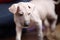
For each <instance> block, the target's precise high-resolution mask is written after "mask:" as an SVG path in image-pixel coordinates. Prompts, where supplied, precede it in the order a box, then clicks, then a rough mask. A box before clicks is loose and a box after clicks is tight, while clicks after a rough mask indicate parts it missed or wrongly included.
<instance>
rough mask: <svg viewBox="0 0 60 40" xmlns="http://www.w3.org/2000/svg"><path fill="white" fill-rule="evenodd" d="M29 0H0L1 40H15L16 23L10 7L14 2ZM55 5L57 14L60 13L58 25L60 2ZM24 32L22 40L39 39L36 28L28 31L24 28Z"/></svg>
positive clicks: (27, 0)
mask: <svg viewBox="0 0 60 40" xmlns="http://www.w3.org/2000/svg"><path fill="white" fill-rule="evenodd" d="M29 1H30V0H0V40H15V34H16V32H15V23H14V20H13V14H12V13H10V12H9V10H8V8H9V7H10V6H11V5H12V4H13V3H18V2H29ZM55 1H57V0H55ZM55 6H56V9H55V11H56V14H58V20H57V25H60V24H59V23H60V4H58V5H55ZM59 27H60V26H59ZM23 34H24V37H23V36H22V40H37V36H36V34H37V33H36V30H35V31H34V32H28V33H27V32H26V29H23ZM35 38H36V39H35Z"/></svg>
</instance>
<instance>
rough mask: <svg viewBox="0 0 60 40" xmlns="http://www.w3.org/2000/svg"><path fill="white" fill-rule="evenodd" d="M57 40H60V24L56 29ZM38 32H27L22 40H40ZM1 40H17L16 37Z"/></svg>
mask: <svg viewBox="0 0 60 40" xmlns="http://www.w3.org/2000/svg"><path fill="white" fill-rule="evenodd" d="M55 33H56V37H57V39H56V40H60V24H58V25H57V28H56V31H55ZM37 38H38V37H37V32H36V31H34V32H26V33H25V34H23V35H22V40H38V39H37ZM0 40H15V37H11V38H6V39H0Z"/></svg>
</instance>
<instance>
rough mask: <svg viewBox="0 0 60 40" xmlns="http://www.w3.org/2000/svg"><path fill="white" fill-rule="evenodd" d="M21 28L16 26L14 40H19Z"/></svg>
mask: <svg viewBox="0 0 60 40" xmlns="http://www.w3.org/2000/svg"><path fill="white" fill-rule="evenodd" d="M21 33H22V27H19V26H16V40H21V35H22V34H21Z"/></svg>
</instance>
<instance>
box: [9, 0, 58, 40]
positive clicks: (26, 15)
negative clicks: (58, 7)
mask: <svg viewBox="0 0 60 40" xmlns="http://www.w3.org/2000/svg"><path fill="white" fill-rule="evenodd" d="M9 11H10V12H11V13H13V14H14V21H15V23H16V33H17V36H16V40H21V31H22V27H23V26H28V25H29V24H30V20H33V21H34V22H36V24H37V25H38V28H39V31H38V36H39V38H40V39H39V40H43V32H42V22H43V21H44V23H45V25H46V26H50V25H49V23H48V20H47V18H48V19H53V22H52V24H51V30H52V31H54V30H55V26H56V21H57V14H56V13H55V3H54V2H53V1H52V0H32V1H31V2H20V3H16V4H13V5H12V6H11V7H10V8H9Z"/></svg>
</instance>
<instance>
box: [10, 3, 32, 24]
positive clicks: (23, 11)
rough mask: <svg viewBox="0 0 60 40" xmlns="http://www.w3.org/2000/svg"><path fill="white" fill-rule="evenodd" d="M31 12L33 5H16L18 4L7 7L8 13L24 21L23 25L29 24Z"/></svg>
mask: <svg viewBox="0 0 60 40" xmlns="http://www.w3.org/2000/svg"><path fill="white" fill-rule="evenodd" d="M32 10H33V5H31V4H30V3H18V4H13V5H12V6H11V7H9V11H10V12H11V13H13V14H14V15H17V16H18V17H19V19H20V18H22V20H23V21H24V24H25V25H29V24H30V15H31V13H32Z"/></svg>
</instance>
